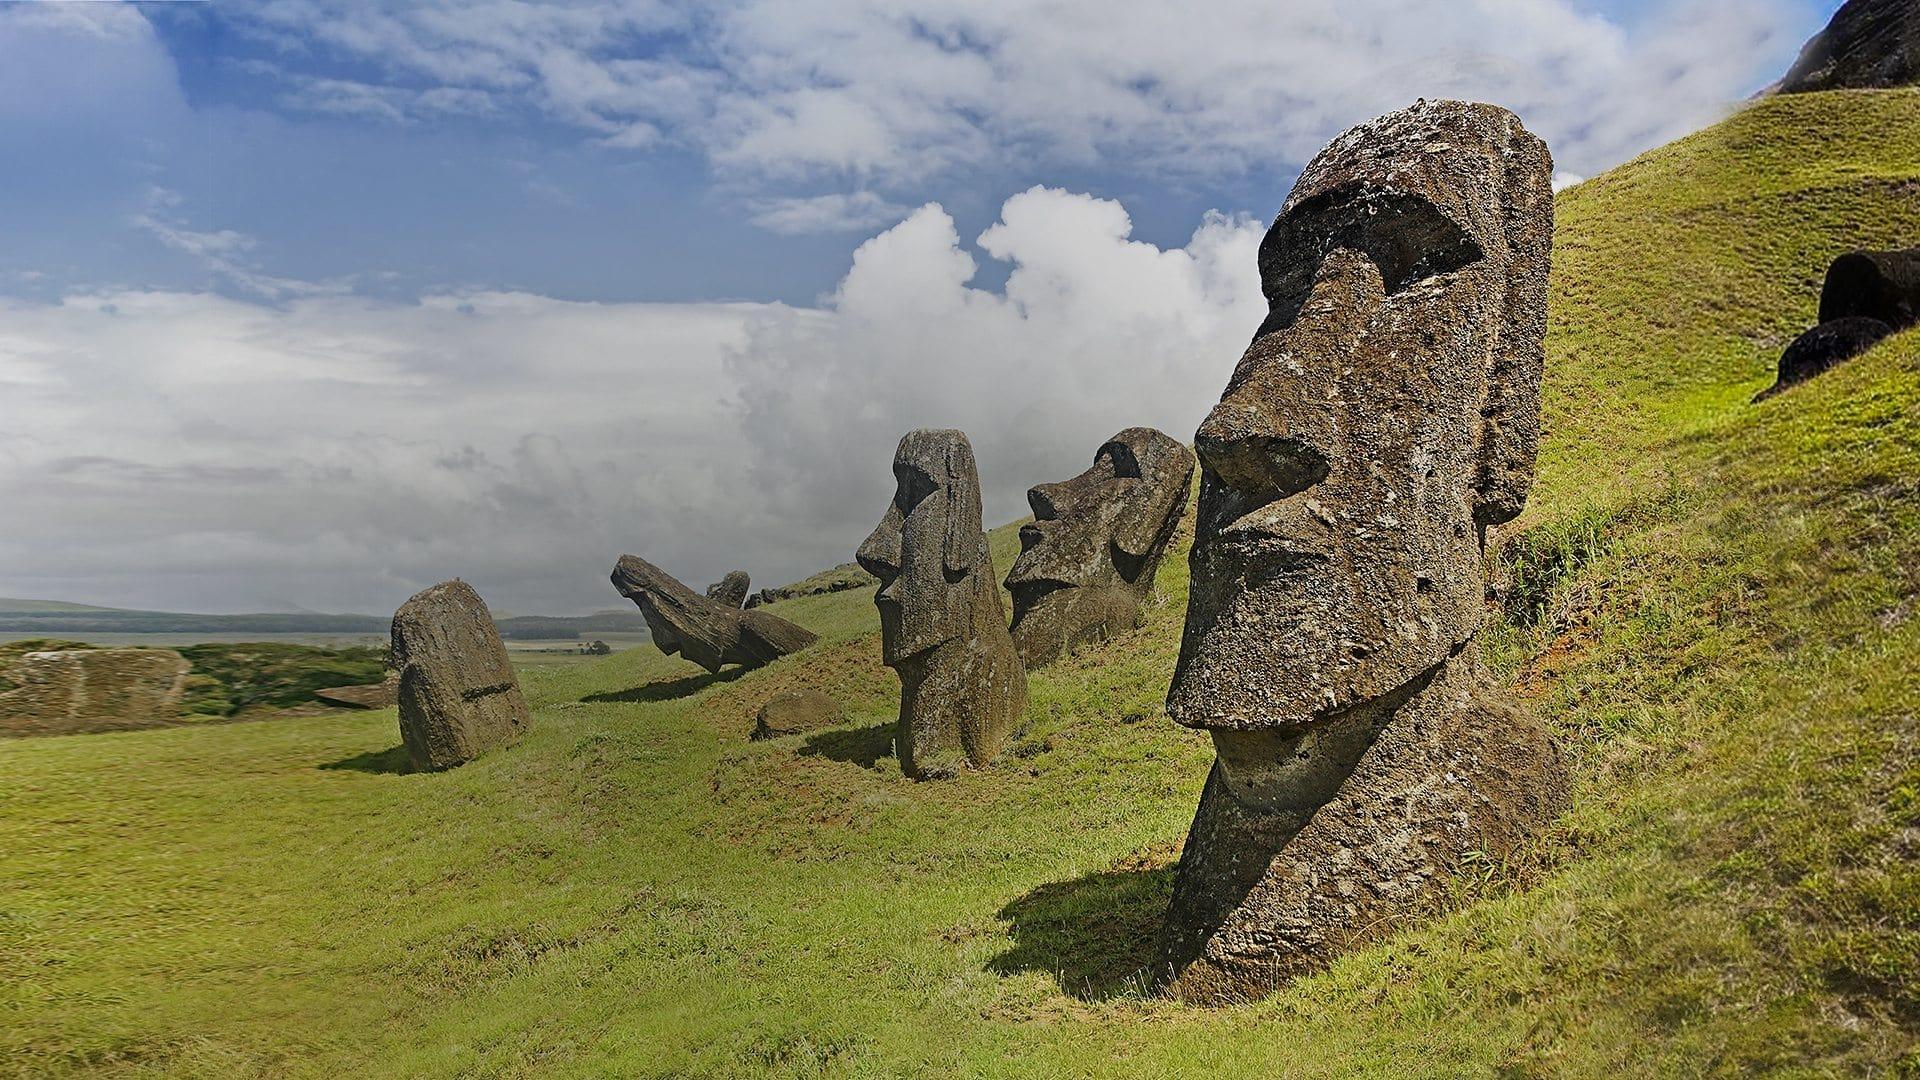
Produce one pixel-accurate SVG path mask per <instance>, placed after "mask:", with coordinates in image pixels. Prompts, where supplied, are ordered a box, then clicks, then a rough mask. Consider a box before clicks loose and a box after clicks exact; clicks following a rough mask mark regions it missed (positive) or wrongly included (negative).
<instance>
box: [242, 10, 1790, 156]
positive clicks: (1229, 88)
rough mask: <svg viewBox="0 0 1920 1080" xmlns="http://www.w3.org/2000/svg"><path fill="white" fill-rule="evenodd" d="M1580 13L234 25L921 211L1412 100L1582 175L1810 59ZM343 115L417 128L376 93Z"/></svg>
mask: <svg viewBox="0 0 1920 1080" xmlns="http://www.w3.org/2000/svg"><path fill="white" fill-rule="evenodd" d="M1586 7H1587V5H1583V4H1578V3H1575V2H1574V0H1460V2H1459V3H1449V4H1434V3H1429V2H1426V0H1289V2H1288V3H1286V4H1284V5H1276V4H1274V3H1272V2H1271V0H1219V2H1216V3H1212V4H1209V5H1206V6H1205V8H1204V10H1200V9H1195V8H1193V7H1191V6H1181V5H1167V4H1158V3H1146V2H1134V3H1116V2H1112V0H1046V2H1041V3H1032V4H1013V5H989V4H953V3H950V2H948V0H904V2H901V3H896V4H889V5H883V6H879V7H876V6H874V5H871V4H866V3H851V2H849V0H745V2H740V3H728V4H701V3H694V4H686V5H678V4H674V5H669V4H665V3H653V2H624V0H608V2H601V3H578V4H559V5H532V4H520V3H510V2H501V3H493V4H488V5H485V6H484V7H480V8H472V7H470V6H468V5H457V6H456V5H452V4H450V3H447V2H436V3H419V2H417V0H407V2H405V3H384V2H379V0H361V2H359V3H356V4H353V5H351V6H350V7H349V9H348V10H347V11H345V12H341V11H338V10H335V9H333V8H332V7H331V6H329V7H328V8H327V9H326V10H322V8H321V7H320V6H318V5H317V4H315V3H312V2H309V0H278V2H276V3H272V4H264V5H260V6H258V7H256V8H252V9H243V10H241V11H239V12H237V13H236V17H237V18H239V19H241V20H242V21H243V23H244V24H246V25H250V26H252V27H254V28H255V30H256V32H259V33H264V34H272V35H279V36H284V37H288V38H292V39H296V40H299V41H303V42H304V41H312V42H315V43H317V44H318V45H319V46H320V47H322V48H325V49H328V50H333V51H335V52H337V53H340V54H344V55H346V56H349V57H352V58H353V59H355V60H358V61H363V62H364V61H370V62H373V63H375V64H377V65H380V66H381V67H383V68H384V69H385V70H387V71H389V72H391V73H392V86H393V87H394V88H396V90H397V91H398V92H400V93H401V94H402V95H404V96H410V97H411V98H413V99H417V102H418V107H421V108H426V107H428V105H427V98H426V95H427V94H429V93H431V92H434V91H436V90H444V89H445V88H448V87H454V88H459V89H461V90H463V91H466V92H470V93H474V94H483V95H486V96H487V97H488V99H489V100H502V99H505V100H514V101H519V102H523V103H525V104H527V105H529V106H531V107H534V108H538V109H541V110H544V111H545V112H547V113H549V114H551V115H553V116H556V117H559V118H562V119H564V120H567V121H568V122H571V123H575V124H577V125H580V126H581V127H583V128H585V129H587V130H588V131H591V132H594V133H596V137H598V138H600V139H601V140H602V141H604V142H607V143H609V144H612V145H619V146H634V147H644V146H651V145H656V144H659V143H661V142H664V141H671V142H675V143H678V144H682V145H689V146H694V147H697V148H698V149H700V150H701V151H702V152H704V153H705V154H706V155H707V156H708V157H709V159H710V160H711V161H713V162H714V163H715V164H716V165H717V166H719V167H721V168H722V169H724V170H726V171H728V172H730V173H736V174H742V175H747V176H752V177H756V178H760V179H762V180H781V179H785V178H794V177H812V178H820V177H839V178H843V179H846V180H848V181H850V182H852V183H853V184H855V185H856V186H857V187H859V188H861V189H864V188H865V187H866V186H872V185H882V186H890V187H891V188H892V189H896V190H897V189H902V188H904V187H906V186H907V185H909V184H911V183H915V182H923V181H924V180H925V179H926V178H927V177H928V176H930V175H934V174H939V173H941V172H946V171H953V170H958V169H967V168H978V167H980V166H982V165H987V166H992V165H995V164H999V165H1007V164H1009V163H1013V164H1019V165H1029V164H1034V163H1051V164H1087V163H1093V162H1107V163H1117V164H1121V165H1124V166H1125V167H1128V168H1139V169H1145V170H1152V171H1154V172H1157V173H1164V174H1177V175H1203V176H1204V175H1214V174H1219V173H1223V172H1233V171H1238V170H1245V169H1249V168H1267V167H1274V166H1282V167H1284V166H1291V165H1298V164H1300V163H1302V162H1304V161H1305V160H1306V158H1307V157H1309V156H1311V154H1312V153H1313V152H1314V151H1315V150H1317V149H1318V148H1319V147H1320V146H1321V145H1322V144H1323V143H1324V142H1325V141H1326V140H1327V139H1328V138H1329V137H1331V136H1332V135H1334V134H1336V133H1337V132H1338V131H1340V130H1342V129H1344V128H1346V127H1348V126H1350V125H1352V124H1354V123H1357V122H1359V121H1361V120H1364V119H1366V118H1368V117H1369V116H1373V115H1376V114H1378V113H1381V112H1385V111H1387V110H1390V109H1393V108H1397V107H1399V106H1401V105H1405V104H1406V103H1408V102H1409V101H1410V100H1412V99H1413V98H1415V97H1421V96H1425V97H1439V96H1459V97H1471V98H1478V99H1483V100H1490V101H1495V102H1499V103H1501V104H1504V105H1507V106H1509V107H1511V108H1513V109H1515V110H1516V111H1518V112H1520V113H1521V114H1522V115H1523V117H1525V118H1526V119H1527V121H1528V122H1529V124H1530V125H1532V126H1533V127H1534V128H1535V130H1537V131H1539V132H1540V133H1541V134H1543V135H1544V136H1546V137H1547V139H1548V140H1549V142H1550V143H1552V144H1553V146H1554V147H1555V150H1556V152H1557V153H1558V155H1559V156H1560V159H1561V161H1562V163H1563V164H1565V165H1567V166H1569V167H1570V168H1572V169H1574V170H1575V171H1577V172H1579V173H1580V174H1582V175H1591V174H1592V173H1593V172H1595V171H1598V170H1600V169H1603V168H1605V167H1608V166H1610V165H1613V164H1615V163H1617V162H1619V161H1621V160H1623V159H1624V158H1626V157H1628V156H1630V155H1632V154H1634V153H1636V152H1638V151H1640V150H1643V149H1645V148H1647V147H1649V146H1652V145H1655V144H1657V143H1661V142H1665V141H1667V140H1669V139H1671V138H1673V137H1675V136H1677V135H1680V134H1683V133H1685V132H1687V131H1690V130H1692V129H1693V128H1695V127H1698V126H1699V125H1700V124H1701V123H1702V122H1703V121H1705V120H1707V119H1709V118H1711V117H1712V116H1713V115H1714V114H1715V113H1716V112H1717V111H1718V110H1720V109H1722V108H1723V107H1725V106H1726V105H1727V104H1728V103H1729V102H1733V101H1736V100H1738V99H1740V98H1741V97H1743V96H1745V95H1746V94H1747V93H1749V92H1750V91H1751V90H1753V89H1754V88H1755V87H1756V86H1757V85H1758V84H1759V83H1760V82H1762V81H1764V79H1765V78H1766V77H1768V76H1770V75H1772V74H1774V73H1775V72H1776V70H1777V68H1778V67H1779V66H1780V65H1782V64H1783V63H1785V61H1786V60H1788V59H1790V58H1791V54H1792V50H1793V48H1794V47H1795V46H1796V45H1797V44H1798V41H1799V38H1800V37H1802V36H1804V34H1805V32H1806V29H1807V28H1806V27H1805V26H1804V25H1803V22H1804V12H1801V11H1799V10H1797V9H1796V8H1795V7H1793V6H1792V5H1790V4H1789V3H1788V2H1787V0H1676V2H1674V3H1671V4H1667V5H1660V6H1658V7H1657V8H1656V9H1655V13H1654V14H1652V15H1650V16H1647V17H1645V18H1644V19H1642V20H1640V21H1638V22H1636V23H1634V24H1633V25H1632V26H1631V27H1627V26H1624V25H1622V24H1621V23H1619V22H1616V21H1612V20H1609V19H1607V18H1604V17H1602V16H1599V15H1596V14H1592V13H1590V12H1588V11H1587V10H1584V9H1585V8H1586ZM341 100H342V101H343V102H344V106H343V107H365V108H370V109H385V108H395V109H400V108H406V107H409V106H407V105H406V104H404V103H401V102H398V101H396V100H395V99H393V98H392V97H390V96H387V95H385V94H381V93H366V94H359V95H354V96H348V97H345V98H343V99H341Z"/></svg>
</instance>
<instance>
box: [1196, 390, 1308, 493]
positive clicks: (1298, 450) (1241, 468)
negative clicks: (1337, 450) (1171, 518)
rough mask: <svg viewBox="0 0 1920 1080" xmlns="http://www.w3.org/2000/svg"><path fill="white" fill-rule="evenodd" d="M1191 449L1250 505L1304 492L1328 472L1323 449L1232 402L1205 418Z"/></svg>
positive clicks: (1252, 409)
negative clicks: (1247, 500)
mask: <svg viewBox="0 0 1920 1080" xmlns="http://www.w3.org/2000/svg"><path fill="white" fill-rule="evenodd" d="M1193 447H1194V450H1195V452H1196V453H1198V454H1199V456H1200V464H1201V465H1202V466H1203V467H1204V468H1205V469H1206V471H1207V472H1209V473H1211V474H1212V475H1213V477H1214V478H1215V479H1216V480H1217V481H1219V482H1220V483H1221V484H1224V485H1226V486H1227V487H1228V488H1231V489H1232V490H1233V491H1235V492H1236V493H1238V494H1240V495H1242V496H1244V497H1246V498H1248V499H1250V500H1252V501H1253V502H1254V503H1255V504H1256V505H1257V504H1260V503H1266V502H1271V501H1273V500H1276V499H1284V498H1286V497H1287V496H1289V495H1294V494H1297V493H1299V492H1302V491H1305V490H1306V489H1308V488H1310V487H1312V486H1313V485H1315V484H1317V483H1319V482H1320V481H1322V480H1325V479H1326V478H1327V473H1328V472H1329V471H1331V469H1332V463H1331V462H1330V461H1329V460H1328V459H1327V455H1326V453H1325V451H1323V450H1321V449H1320V448H1318V447H1316V446H1313V445H1312V444H1310V443H1308V442H1306V441H1305V440H1303V439H1301V438H1299V437H1298V436H1295V435H1291V434H1287V433H1285V432H1284V431H1283V430H1282V428H1281V426H1280V425H1278V424H1275V423H1274V422H1273V421H1272V419H1271V418H1270V417H1269V416H1268V415H1267V414H1266V413H1265V411H1263V410H1261V409H1260V408H1258V407H1257V406H1254V405H1243V404H1239V403H1236V402H1232V401H1223V402H1221V403H1220V404H1219V405H1218V406H1216V407H1215V408H1214V410H1213V412H1212V413H1211V414H1209V415H1208V416H1207V419H1206V421H1205V422H1204V423H1202V424H1201V425H1200V430H1199V431H1198V432H1196V433H1195V434H1194V437H1193Z"/></svg>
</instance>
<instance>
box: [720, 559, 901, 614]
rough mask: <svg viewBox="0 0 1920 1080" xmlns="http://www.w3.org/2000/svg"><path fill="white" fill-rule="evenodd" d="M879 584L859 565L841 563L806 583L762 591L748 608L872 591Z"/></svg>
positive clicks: (876, 579) (751, 598) (750, 600)
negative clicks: (832, 594)
mask: <svg viewBox="0 0 1920 1080" xmlns="http://www.w3.org/2000/svg"><path fill="white" fill-rule="evenodd" d="M878 584H880V579H879V578H877V577H874V576H873V575H872V574H869V573H867V572H866V571H865V570H862V569H860V564H859V563H841V564H840V565H839V566H836V567H834V568H833V569H831V570H822V571H821V572H819V573H817V574H815V575H813V576H812V577H810V578H807V579H806V580H804V581H796V582H794V583H793V584H791V585H782V586H780V587H779V588H777V589H761V590H760V591H759V592H757V593H754V594H753V595H752V596H749V597H747V606H748V607H759V606H760V605H762V604H775V603H779V602H780V601H782V600H792V599H794V598H795V597H800V596H824V595H825V594H827V593H837V592H846V591H847V590H849V589H871V588H873V587H874V586H876V585H878Z"/></svg>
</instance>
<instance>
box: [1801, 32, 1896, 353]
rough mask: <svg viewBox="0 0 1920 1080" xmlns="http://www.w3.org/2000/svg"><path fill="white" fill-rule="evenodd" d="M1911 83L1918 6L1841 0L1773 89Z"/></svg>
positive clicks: (1882, 86)
mask: <svg viewBox="0 0 1920 1080" xmlns="http://www.w3.org/2000/svg"><path fill="white" fill-rule="evenodd" d="M1915 84H1920V4H1916V3H1914V2H1913V0H1847V2H1846V3H1845V4H1843V5H1841V7H1840V10H1839V11H1837V12H1835V13H1834V16H1833V20H1832V21H1831V22H1829V23H1827V28H1826V29H1825V30H1822V31H1820V33H1818V34H1816V35H1814V37H1813V39H1812V40H1811V41H1809V42H1807V44H1806V47H1805V48H1803V49H1801V50H1800V58H1799V59H1798V60H1796V61H1794V65H1793V67H1792V69H1791V70H1789V71H1788V72H1787V74H1786V77H1785V78H1783V79H1781V80H1780V83H1779V85H1778V86H1777V87H1775V90H1776V91H1777V92H1778V93H1782V94H1798V93H1805V92H1807V91H1811V90H1875V89H1891V88H1893V87H1897V86H1913V85H1915ZM1822 321H1825V320H1822Z"/></svg>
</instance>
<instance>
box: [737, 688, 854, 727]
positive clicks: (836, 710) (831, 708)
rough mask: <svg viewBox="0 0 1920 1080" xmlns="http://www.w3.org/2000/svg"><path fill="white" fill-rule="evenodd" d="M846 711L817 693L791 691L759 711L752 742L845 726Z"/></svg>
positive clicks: (755, 720) (832, 700) (813, 691)
mask: <svg viewBox="0 0 1920 1080" xmlns="http://www.w3.org/2000/svg"><path fill="white" fill-rule="evenodd" d="M846 719H847V710H846V707H845V706H843V705H841V704H840V703H839V702H838V701H835V700H834V699H832V698H830V697H828V696H827V695H825V694H823V693H821V692H820V691H818V690H795V691H792V692H790V693H785V694H781V695H780V696H778V697H776V698H774V699H773V700H771V701H769V702H767V703H766V704H765V705H762V706H761V707H760V712H759V714H758V715H756V716H755V717H754V721H753V734H752V735H750V736H749V738H752V739H777V738H779V737H781V736H782V735H800V734H803V733H805V732H809V731H819V730H820V729H821V728H830V727H837V726H839V725H840V724H842V723H844V722H846Z"/></svg>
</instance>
